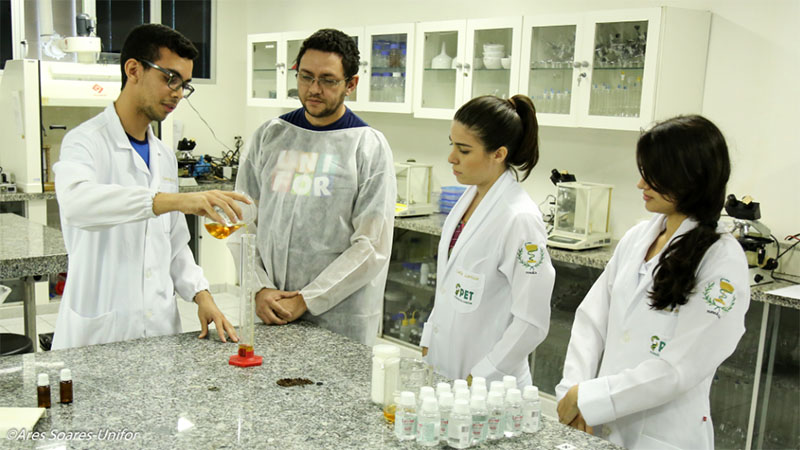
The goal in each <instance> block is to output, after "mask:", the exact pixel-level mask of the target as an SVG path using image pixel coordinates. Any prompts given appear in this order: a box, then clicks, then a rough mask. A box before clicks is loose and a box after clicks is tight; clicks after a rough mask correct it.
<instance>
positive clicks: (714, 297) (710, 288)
mask: <svg viewBox="0 0 800 450" xmlns="http://www.w3.org/2000/svg"><path fill="white" fill-rule="evenodd" d="M703 300H705V302H706V303H707V304H708V305H709V306H710V308H709V309H708V310H707V312H708V313H710V314H714V315H715V316H717V317H720V314H722V313H723V312H728V311H730V310H731V309H733V305H734V304H735V303H736V294H735V293H734V287H733V285H732V284H731V281H730V280H728V279H727V278H720V279H719V281H718V282H716V281H712V282H710V283H708V285H706V287H705V289H703Z"/></svg>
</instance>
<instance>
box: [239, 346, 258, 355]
mask: <svg viewBox="0 0 800 450" xmlns="http://www.w3.org/2000/svg"><path fill="white" fill-rule="evenodd" d="M254 354H255V351H254V350H253V346H252V345H245V344H240V345H239V356H241V357H242V358H249V357H251V356H253V355H254Z"/></svg>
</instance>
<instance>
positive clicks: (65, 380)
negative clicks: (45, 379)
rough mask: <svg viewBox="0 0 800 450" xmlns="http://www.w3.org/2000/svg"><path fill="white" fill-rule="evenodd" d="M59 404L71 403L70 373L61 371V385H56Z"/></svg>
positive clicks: (67, 370) (64, 370) (66, 370)
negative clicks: (59, 398)
mask: <svg viewBox="0 0 800 450" xmlns="http://www.w3.org/2000/svg"><path fill="white" fill-rule="evenodd" d="M58 392H59V394H60V395H61V403H72V372H71V371H70V370H69V369H61V383H60V384H59V385H58Z"/></svg>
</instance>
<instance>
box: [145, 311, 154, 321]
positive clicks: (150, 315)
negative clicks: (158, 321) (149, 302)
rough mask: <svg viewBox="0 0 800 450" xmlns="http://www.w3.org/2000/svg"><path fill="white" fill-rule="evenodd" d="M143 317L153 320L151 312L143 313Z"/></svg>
mask: <svg viewBox="0 0 800 450" xmlns="http://www.w3.org/2000/svg"><path fill="white" fill-rule="evenodd" d="M144 316H145V317H147V318H148V319H152V318H153V313H152V312H150V311H146V312H145V313H144Z"/></svg>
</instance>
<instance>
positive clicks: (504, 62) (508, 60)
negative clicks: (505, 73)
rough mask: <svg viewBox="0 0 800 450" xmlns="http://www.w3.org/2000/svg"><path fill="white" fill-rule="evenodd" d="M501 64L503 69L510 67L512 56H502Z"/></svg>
mask: <svg viewBox="0 0 800 450" xmlns="http://www.w3.org/2000/svg"><path fill="white" fill-rule="evenodd" d="M500 65H501V66H503V69H510V68H511V58H500Z"/></svg>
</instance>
